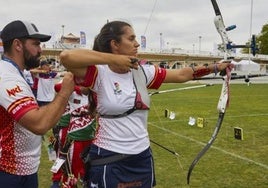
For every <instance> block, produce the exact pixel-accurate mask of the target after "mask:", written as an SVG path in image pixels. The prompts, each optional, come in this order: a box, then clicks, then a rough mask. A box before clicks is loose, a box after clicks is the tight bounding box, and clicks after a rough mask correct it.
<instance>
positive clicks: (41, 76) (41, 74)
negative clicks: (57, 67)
mask: <svg viewBox="0 0 268 188" xmlns="http://www.w3.org/2000/svg"><path fill="white" fill-rule="evenodd" d="M31 73H33V75H34V77H35V78H37V79H38V84H37V94H36V99H37V101H38V104H39V106H43V105H46V104H48V103H50V102H51V101H52V100H53V99H54V96H55V91H54V84H55V79H56V78H59V77H60V75H59V74H58V72H56V71H54V70H52V69H51V67H50V64H49V62H48V61H47V60H42V61H41V62H40V69H32V70H31Z"/></svg>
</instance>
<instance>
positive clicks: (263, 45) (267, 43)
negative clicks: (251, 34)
mask: <svg viewBox="0 0 268 188" xmlns="http://www.w3.org/2000/svg"><path fill="white" fill-rule="evenodd" d="M257 43H259V54H268V23H267V24H265V25H264V26H263V27H262V30H261V33H260V34H259V35H258V37H257Z"/></svg>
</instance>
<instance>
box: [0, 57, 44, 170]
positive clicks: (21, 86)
mask: <svg viewBox="0 0 268 188" xmlns="http://www.w3.org/2000/svg"><path fill="white" fill-rule="evenodd" d="M34 108H38V105H37V103H36V100H35V97H34V95H33V93H32V91H31V88H30V86H29V85H28V84H27V82H26V81H25V80H24V78H23V77H22V75H21V74H20V72H19V70H18V69H17V68H16V67H15V66H14V65H12V64H11V63H9V62H7V61H4V60H2V61H0V170H1V171H5V172H7V173H10V174H16V175H30V174H33V173H36V172H37V170H38V166H39V160H40V155H41V136H38V135H35V134H33V133H32V132H30V131H28V130H27V129H25V128H24V127H22V126H21V125H19V124H18V120H19V119H20V118H21V117H22V116H23V115H24V114H25V113H26V112H28V111H29V110H31V109H34Z"/></svg>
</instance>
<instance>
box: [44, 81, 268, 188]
mask: <svg viewBox="0 0 268 188" xmlns="http://www.w3.org/2000/svg"><path fill="white" fill-rule="evenodd" d="M192 85H193V84H190V85H189V84H164V85H163V86H161V88H160V90H165V89H171V88H172V89H173V88H178V87H187V86H192ZM230 90H231V96H230V106H229V107H228V108H227V110H226V114H225V118H224V120H223V124H222V128H221V130H220V132H219V135H218V137H217V139H216V141H215V142H214V144H213V145H212V147H211V148H210V149H209V150H208V152H207V153H206V154H205V155H204V156H203V157H202V158H201V160H200V161H199V162H198V164H197V165H196V166H195V168H194V170H193V172H192V175H191V182H190V185H187V181H186V177H187V172H188V168H189V166H190V164H191V163H192V160H193V159H194V158H195V156H196V155H197V153H198V152H199V151H200V150H201V149H202V148H203V147H204V145H206V143H207V142H208V140H209V139H210V137H211V135H212V132H213V131H214V128H215V124H216V121H217V119H218V112H217V109H216V107H217V103H218V99H219V94H220V91H221V85H220V84H219V85H217V84H216V85H214V86H210V87H204V88H198V89H192V90H185V91H174V92H169V93H163V94H156V95H153V96H152V97H151V98H152V101H151V110H150V114H149V123H148V130H149V134H150V138H151V140H153V141H154V142H157V143H159V144H161V145H163V146H165V147H167V148H168V149H170V150H173V151H175V152H177V153H178V154H179V157H177V156H175V155H173V154H171V153H170V152H168V151H166V150H164V149H162V148H161V147H159V146H157V145H155V144H153V143H152V144H151V146H152V149H153V154H154V159H155V171H156V181H157V186H156V188H173V187H202V188H203V187H204V188H210V187H213V188H217V187H220V188H222V187H226V188H239V187H241V188H244V187H248V188H255V187H261V188H264V187H268V157H267V155H268V139H267V137H268V99H267V96H268V86H267V84H251V85H250V86H248V85H247V84H231V86H230ZM165 109H168V110H170V111H173V112H175V114H176V118H175V119H173V120H171V119H169V118H166V117H165V113H164V112H165ZM189 117H194V118H196V119H197V118H198V117H200V118H204V120H205V126H204V127H203V128H200V127H197V126H196V125H195V126H190V125H189V124H188V121H189ZM234 127H240V128H242V129H243V135H244V139H243V140H237V139H235V138H234ZM51 165H52V162H50V161H48V157H47V151H46V149H45V148H43V151H42V159H41V165H40V170H39V182H40V183H39V184H40V188H49V185H50V183H51V173H50V171H49V169H50V167H51Z"/></svg>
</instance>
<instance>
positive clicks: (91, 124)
mask: <svg viewBox="0 0 268 188" xmlns="http://www.w3.org/2000/svg"><path fill="white" fill-rule="evenodd" d="M60 88H61V83H58V84H56V85H55V91H56V92H59V91H60ZM95 100H96V99H94V96H93V93H92V91H90V90H89V89H88V88H85V87H80V86H75V89H74V92H73V93H72V95H71V96H70V98H69V102H68V105H67V106H66V109H65V112H64V114H63V115H62V117H61V119H60V120H59V122H58V123H57V125H56V126H55V127H54V128H53V134H54V138H55V139H53V140H54V143H53V145H54V149H55V151H57V155H58V157H59V158H63V159H65V160H66V161H65V162H64V164H63V166H62V167H61V168H60V169H59V170H58V171H57V172H55V173H53V175H52V182H53V183H52V185H51V188H60V187H64V188H67V187H68V188H75V187H77V184H78V181H79V182H82V183H83V181H84V176H85V165H84V163H83V161H82V158H81V154H82V153H83V151H84V150H87V149H88V147H90V144H91V142H92V139H93V138H94V136H95V132H96V125H97V124H96V120H95V115H96V109H95V107H96V105H95V103H96V101H95Z"/></svg>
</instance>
